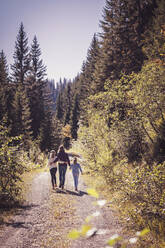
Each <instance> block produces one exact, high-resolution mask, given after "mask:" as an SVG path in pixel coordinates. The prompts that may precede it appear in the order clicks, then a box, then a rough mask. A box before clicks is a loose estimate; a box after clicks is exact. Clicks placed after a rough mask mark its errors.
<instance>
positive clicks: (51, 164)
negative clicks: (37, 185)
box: [48, 150, 57, 189]
mask: <svg viewBox="0 0 165 248" xmlns="http://www.w3.org/2000/svg"><path fill="white" fill-rule="evenodd" d="M55 158H56V152H55V151H54V150H52V151H51V152H50V156H49V160H48V167H49V170H50V175H51V182H52V188H53V189H54V188H55V187H57V183H56V172H57V162H53V161H54V160H55Z"/></svg>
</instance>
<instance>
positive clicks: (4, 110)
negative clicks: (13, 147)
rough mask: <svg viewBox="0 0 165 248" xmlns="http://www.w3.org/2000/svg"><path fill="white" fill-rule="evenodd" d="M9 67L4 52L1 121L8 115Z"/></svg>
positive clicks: (0, 67) (0, 82) (0, 77)
mask: <svg viewBox="0 0 165 248" xmlns="http://www.w3.org/2000/svg"><path fill="white" fill-rule="evenodd" d="M8 83H9V79H8V66H7V60H6V56H5V54H4V52H3V50H2V51H1V53H0V120H2V118H3V117H4V115H5V114H6V113H7V111H8V109H7V100H8Z"/></svg>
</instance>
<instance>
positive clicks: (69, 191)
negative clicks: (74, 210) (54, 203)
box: [54, 189, 88, 196]
mask: <svg viewBox="0 0 165 248" xmlns="http://www.w3.org/2000/svg"><path fill="white" fill-rule="evenodd" d="M54 193H61V194H69V195H75V196H83V195H88V193H87V192H85V191H81V190H80V191H71V190H68V189H66V190H65V189H64V190H62V189H56V190H55V191H54Z"/></svg>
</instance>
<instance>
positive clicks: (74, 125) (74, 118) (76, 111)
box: [71, 94, 80, 140]
mask: <svg viewBox="0 0 165 248" xmlns="http://www.w3.org/2000/svg"><path fill="white" fill-rule="evenodd" d="M79 115H80V108H79V95H78V94H76V95H75V97H74V102H73V109H72V114H71V135H72V138H73V139H75V140H77V130H78V127H79V125H78V122H79Z"/></svg>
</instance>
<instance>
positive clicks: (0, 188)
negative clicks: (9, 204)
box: [0, 125, 25, 203]
mask: <svg viewBox="0 0 165 248" xmlns="http://www.w3.org/2000/svg"><path fill="white" fill-rule="evenodd" d="M15 141H17V143H18V141H19V143H20V141H21V137H12V138H11V137H9V136H8V130H7V128H5V127H4V126H1V125H0V178H1V180H0V198H1V203H2V201H3V200H4V201H6V200H14V199H15V198H16V197H17V196H18V194H19V192H20V187H19V186H18V181H21V175H22V173H23V172H24V169H25V167H24V165H23V163H22V162H21V161H20V160H19V159H18V158H19V154H20V153H21V149H20V145H14V143H15Z"/></svg>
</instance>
